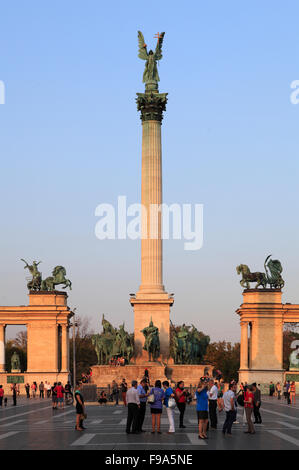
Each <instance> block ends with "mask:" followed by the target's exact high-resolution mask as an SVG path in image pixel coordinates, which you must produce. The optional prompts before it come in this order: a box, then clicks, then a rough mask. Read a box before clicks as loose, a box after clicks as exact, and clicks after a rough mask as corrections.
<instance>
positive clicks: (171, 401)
mask: <svg viewBox="0 0 299 470" xmlns="http://www.w3.org/2000/svg"><path fill="white" fill-rule="evenodd" d="M175 407H176V401H175V399H174V398H172V397H170V398H169V400H168V408H175Z"/></svg>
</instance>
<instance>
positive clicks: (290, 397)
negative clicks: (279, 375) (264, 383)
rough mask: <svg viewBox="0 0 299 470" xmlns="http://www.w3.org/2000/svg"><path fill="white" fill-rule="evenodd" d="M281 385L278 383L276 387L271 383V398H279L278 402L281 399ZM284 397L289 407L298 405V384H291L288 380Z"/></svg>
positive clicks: (284, 386)
mask: <svg viewBox="0 0 299 470" xmlns="http://www.w3.org/2000/svg"><path fill="white" fill-rule="evenodd" d="M281 391H282V390H281V384H280V382H277V384H276V385H274V383H273V382H270V385H269V396H270V397H273V396H277V398H278V400H280V399H281ZM283 396H284V398H285V400H286V402H287V403H288V405H291V404H295V403H296V384H295V382H294V381H293V382H291V381H290V380H287V381H286V382H284V384H283Z"/></svg>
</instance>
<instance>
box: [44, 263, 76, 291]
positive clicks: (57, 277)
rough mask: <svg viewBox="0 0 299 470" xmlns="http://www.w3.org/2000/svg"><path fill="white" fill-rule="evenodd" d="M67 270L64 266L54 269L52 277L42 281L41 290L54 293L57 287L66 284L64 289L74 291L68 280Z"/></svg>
mask: <svg viewBox="0 0 299 470" xmlns="http://www.w3.org/2000/svg"><path fill="white" fill-rule="evenodd" d="M65 276H66V270H65V268H64V267H63V266H56V267H55V268H54V269H53V272H52V276H50V277H47V278H46V279H44V280H43V281H42V285H41V290H45V291H54V290H55V287H56V286H58V285H60V284H64V286H63V289H66V288H67V287H69V288H70V290H72V283H71V281H70V280H69V279H66V277H65Z"/></svg>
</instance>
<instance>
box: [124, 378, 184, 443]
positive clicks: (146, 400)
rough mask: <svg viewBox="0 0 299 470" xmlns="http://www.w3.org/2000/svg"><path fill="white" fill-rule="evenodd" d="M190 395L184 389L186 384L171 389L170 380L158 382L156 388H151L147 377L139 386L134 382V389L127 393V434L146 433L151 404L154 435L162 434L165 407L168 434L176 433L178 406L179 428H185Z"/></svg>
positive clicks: (181, 383)
mask: <svg viewBox="0 0 299 470" xmlns="http://www.w3.org/2000/svg"><path fill="white" fill-rule="evenodd" d="M189 396H190V393H189V391H188V390H187V389H185V387H184V382H182V381H180V382H178V384H177V386H176V387H171V386H170V384H169V382H168V380H165V381H164V382H163V383H161V381H160V380H156V382H155V386H154V387H150V386H149V383H148V379H147V378H146V377H145V378H143V379H142V380H141V382H140V384H139V385H138V382H137V380H133V381H132V387H131V388H129V389H128V390H127V392H126V398H125V401H124V404H127V406H128V417H127V426H126V432H127V434H130V433H131V434H139V433H142V432H145V431H144V429H143V422H144V418H145V413H146V405H147V404H149V406H150V411H151V419H152V431H151V432H152V433H153V434H154V433H155V432H157V433H158V434H161V415H162V411H163V407H165V409H166V413H167V417H168V422H169V430H168V434H173V433H174V432H175V421H174V408H175V407H176V406H177V407H178V410H179V412H180V417H179V427H180V428H185V427H186V426H185V425H184V413H185V408H186V402H187V400H188V398H189Z"/></svg>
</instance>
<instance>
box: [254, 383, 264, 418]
mask: <svg viewBox="0 0 299 470" xmlns="http://www.w3.org/2000/svg"><path fill="white" fill-rule="evenodd" d="M252 388H253V414H254V424H262V418H261V414H260V407H261V391H260V389H259V388H257V386H256V383H254V384H252Z"/></svg>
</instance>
